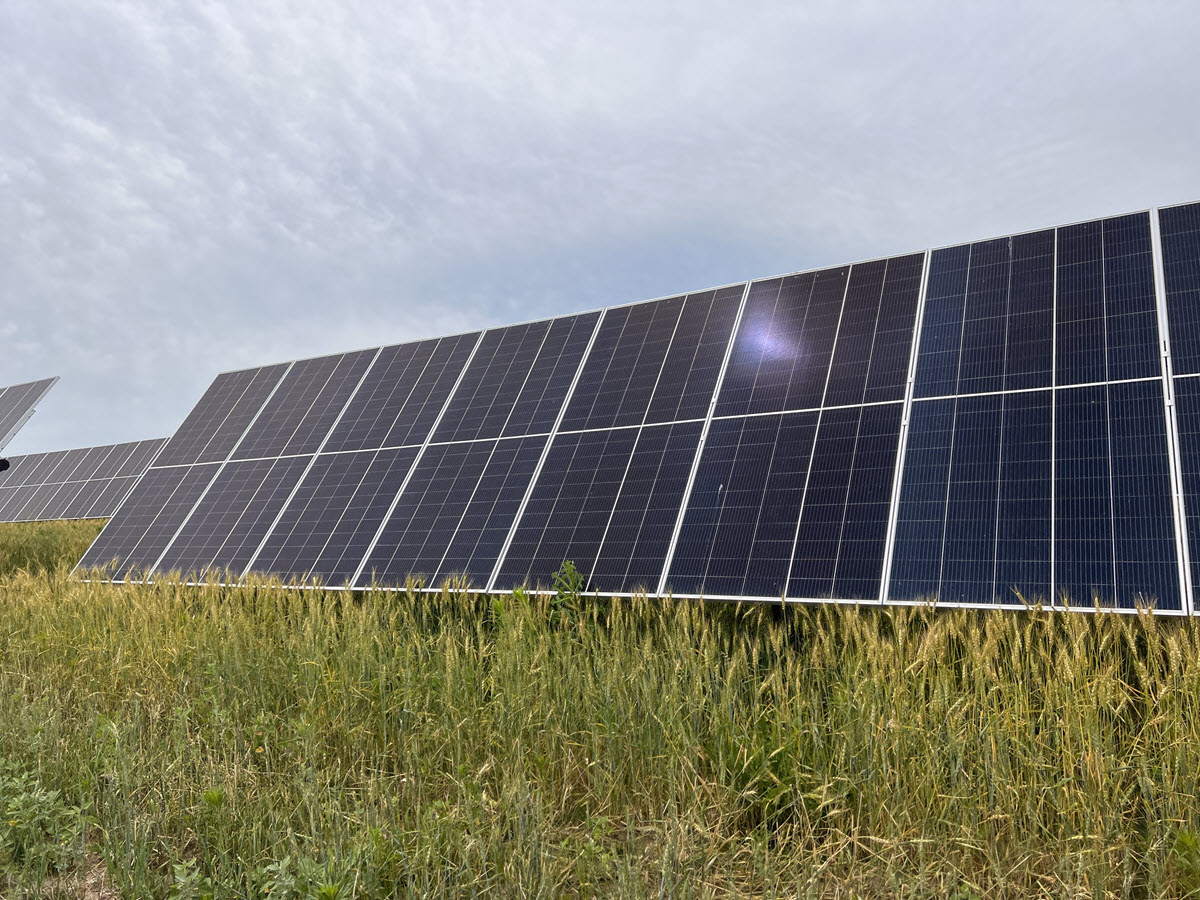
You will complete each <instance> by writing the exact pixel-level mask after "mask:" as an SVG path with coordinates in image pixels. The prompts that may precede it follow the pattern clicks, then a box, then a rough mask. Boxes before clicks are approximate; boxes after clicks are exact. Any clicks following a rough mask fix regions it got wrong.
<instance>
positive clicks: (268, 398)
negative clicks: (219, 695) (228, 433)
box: [97, 363, 294, 581]
mask: <svg viewBox="0 0 1200 900" xmlns="http://www.w3.org/2000/svg"><path fill="white" fill-rule="evenodd" d="M293 365H294V363H288V367H287V368H286V369H284V371H283V374H282V375H280V376H279V380H278V381H276V382H275V384H274V386H273V387H272V388H271V392H270V393H269V394H267V396H266V399H264V400H263V402H262V404H261V405H260V406H259V407H258V411H257V412H255V413H254V417H253V418H252V419H251V420H250V422H249V423H248V424H247V425H246V428H245V429H244V430H243V431H242V433H241V435H240V436H239V437H238V439H237V443H236V444H234V445H233V446H232V447H231V448H230V450H229V453H228V454H226V456H225V459H223V460H222V461H221V462H220V464H219V465H218V466H217V468H216V471H215V472H213V476H212V478H210V479H209V480H208V484H207V485H205V486H204V490H203V491H201V492H200V496H199V497H197V498H196V502H195V503H193V504H192V508H191V509H190V510H188V514H187V515H186V516H184V517H183V519H182V521H181V522H180V523H179V527H178V528H176V529H175V533H174V534H173V535H171V539H170V540H169V541H167V543H166V544H165V545H164V546H163V550H162V553H160V554H159V555H158V559H156V560H155V561H154V565H152V566H149V567H148V568H147V569H146V570H145V573H144V575H143V578H144V579H145V580H146V581H151V580H153V576H154V572H155V571H156V570H157V569H158V564H159V563H161V562H162V561H163V559H165V558H166V555H167V551H169V550H170V549H171V545H172V544H174V543H175V541H176V540H177V539H178V538H179V535H180V534H181V533H182V532H183V529H184V528H185V527H186V526H187V523H188V522H190V521H191V519H192V516H193V515H195V513H196V510H197V509H198V508H199V507H200V504H201V503H203V502H204V498H205V497H207V496H208V492H209V491H210V490H211V489H212V486H213V485H214V484H216V482H217V479H218V478H220V477H221V473H222V472H223V471H225V466H226V465H228V464H229V461H230V460H232V459H233V454H235V453H237V450H238V447H240V446H241V445H242V441H244V440H245V439H246V435H248V434H249V433H250V430H251V429H252V428H254V425H255V423H256V422H258V417H259V416H261V415H262V412H263V410H264V409H266V408H267V407H268V406H269V405H270V403H271V400H272V398H274V396H275V392H276V391H278V390H279V388H280V386H281V385H282V384H283V383H284V381H286V380H287V377H288V373H290V372H291V371H292V366H293ZM206 465H211V463H207V464H206ZM97 540H99V538H97Z"/></svg>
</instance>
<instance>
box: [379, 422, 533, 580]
mask: <svg viewBox="0 0 1200 900" xmlns="http://www.w3.org/2000/svg"><path fill="white" fill-rule="evenodd" d="M545 443H546V438H545V437H544V436H542V437H530V438H520V439H508V440H492V441H486V440H484V441H475V442H471V443H457V444H433V445H430V447H429V449H428V451H427V452H426V453H425V455H424V456H422V458H421V461H420V462H419V463H418V465H417V468H416V470H415V471H414V472H413V477H412V480H411V481H410V483H409V486H408V488H407V489H406V490H405V491H404V493H403V494H402V495H401V497H400V502H399V504H398V505H397V506H396V509H395V511H394V512H393V514H392V517H391V518H390V519H389V520H388V524H387V526H386V527H385V528H384V530H383V532H382V533H381V535H380V537H379V541H378V542H377V544H376V545H375V548H374V549H373V550H372V553H371V556H370V558H369V559H368V560H367V565H366V567H365V569H364V577H363V582H362V583H370V582H371V580H372V579H374V581H375V583H377V584H382V585H388V586H403V585H404V584H405V583H406V582H407V580H408V578H409V577H410V576H412V577H414V578H417V579H419V580H422V581H424V582H425V583H426V584H427V585H430V586H436V585H438V584H439V583H440V582H441V581H442V580H444V579H446V578H452V579H455V580H457V581H459V582H462V581H467V582H470V583H472V584H474V585H475V586H476V587H482V586H484V585H486V583H487V580H488V578H489V577H490V576H491V573H492V569H493V568H494V567H495V564H496V560H497V558H498V557H499V554H500V549H501V546H502V545H503V543H504V538H505V536H506V535H507V534H508V531H509V529H510V528H511V526H512V524H513V520H514V518H515V516H516V512H517V508H518V507H519V506H520V502H521V498H522V497H523V496H524V494H525V490H526V488H527V487H528V486H529V481H530V479H531V478H532V477H533V471H534V468H535V467H536V465H537V461H538V458H539V457H540V456H541V452H542V448H543V447H544V446H545Z"/></svg>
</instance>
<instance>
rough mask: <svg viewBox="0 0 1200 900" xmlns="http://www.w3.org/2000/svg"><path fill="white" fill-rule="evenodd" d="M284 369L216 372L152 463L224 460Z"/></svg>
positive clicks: (279, 367) (279, 366)
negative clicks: (218, 373) (216, 374)
mask: <svg viewBox="0 0 1200 900" xmlns="http://www.w3.org/2000/svg"><path fill="white" fill-rule="evenodd" d="M285 371H287V365H286V364H280V365H274V366H264V367H263V368H261V369H246V370H243V371H241V372H227V373H225V374H222V375H218V376H217V377H216V379H215V380H214V381H213V383H212V384H211V385H210V386H209V388H208V390H207V391H205V392H204V396H203V397H201V398H200V402H199V403H197V404H196V406H195V407H194V408H193V409H192V411H191V412H190V413H188V416H187V418H186V419H184V420H183V424H182V425H180V426H179V429H178V430H177V431H176V432H175V434H174V435H173V436H172V437H171V439H170V440H169V441H168V442H167V446H166V447H164V448H163V451H162V453H161V454H159V458H158V459H157V460H156V463H157V464H158V465H160V466H173V465H180V464H187V463H194V462H219V461H222V460H224V459H226V458H227V457H228V455H229V453H230V451H232V450H233V448H234V447H235V446H236V445H237V442H238V440H239V439H240V438H241V436H242V434H243V432H245V430H246V427H247V426H248V425H249V424H250V422H251V421H252V420H253V419H254V417H255V416H256V415H257V414H258V411H259V410H260V409H261V408H262V405H263V403H264V402H266V399H267V397H268V396H270V393H271V391H272V390H274V388H275V386H276V385H277V384H278V383H279V379H281V378H282V377H283V373H284V372H285Z"/></svg>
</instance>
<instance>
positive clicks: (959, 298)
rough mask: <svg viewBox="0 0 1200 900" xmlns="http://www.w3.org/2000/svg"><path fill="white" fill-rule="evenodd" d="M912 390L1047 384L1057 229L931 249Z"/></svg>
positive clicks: (927, 392) (928, 392)
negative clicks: (931, 256)
mask: <svg viewBox="0 0 1200 900" xmlns="http://www.w3.org/2000/svg"><path fill="white" fill-rule="evenodd" d="M927 291H928V297H927V299H926V301H925V319H924V324H923V326H922V330H921V350H920V354H919V357H918V361H917V381H916V389H915V396H917V397H937V396H946V395H950V394H955V393H958V394H978V393H986V392H992V391H999V390H1012V389H1020V388H1034V387H1049V386H1050V369H1051V359H1052V347H1051V337H1052V334H1053V316H1054V232H1053V231H1041V232H1034V233H1031V234H1022V235H1016V236H1015V237H1011V238H999V239H996V240H991V241H981V242H979V243H976V244H970V245H967V246H963V247H952V248H949V249H946V250H935V251H934V253H933V259H932V263H931V266H930V276H929V286H928V289H927Z"/></svg>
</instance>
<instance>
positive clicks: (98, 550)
mask: <svg viewBox="0 0 1200 900" xmlns="http://www.w3.org/2000/svg"><path fill="white" fill-rule="evenodd" d="M218 468H220V466H219V465H218V464H216V463H209V464H206V465H196V466H175V467H172V468H167V469H156V468H151V469H149V470H147V472H146V474H145V475H143V476H142V478H141V479H140V480H139V481H138V483H137V485H136V486H135V487H134V489H133V490H132V491H130V494H129V497H127V498H126V500H125V503H124V504H123V506H122V508H121V510H120V515H119V516H115V517H114V518H113V519H111V520H110V521H109V523H108V525H106V526H105V527H104V530H103V531H101V532H100V535H99V537H97V538H96V540H95V541H94V542H93V543H92V546H91V547H89V548H88V550H87V552H86V553H85V554H84V555H83V559H81V560H80V561H79V568H81V569H84V570H89V569H99V570H102V571H104V572H106V573H107V574H109V575H110V576H112V577H113V578H114V579H117V580H119V579H121V578H123V577H125V576H127V575H128V574H129V573H130V571H131V570H135V569H136V570H137V571H138V572H139V573H141V572H144V570H145V569H146V568H148V567H149V566H151V565H153V563H154V561H155V560H157V559H158V557H159V555H161V554H162V552H163V551H164V550H166V549H167V545H168V544H169V543H170V542H171V539H172V538H173V537H174V535H175V532H176V531H177V530H178V529H179V527H180V526H181V525H182V524H183V523H184V520H185V519H186V518H187V516H188V514H189V513H190V512H191V511H192V507H193V506H195V504H196V501H197V500H198V499H200V495H201V493H203V491H204V489H205V488H206V487H208V485H209V482H211V481H212V479H213V476H214V475H215V474H216V472H217V469H218Z"/></svg>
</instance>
